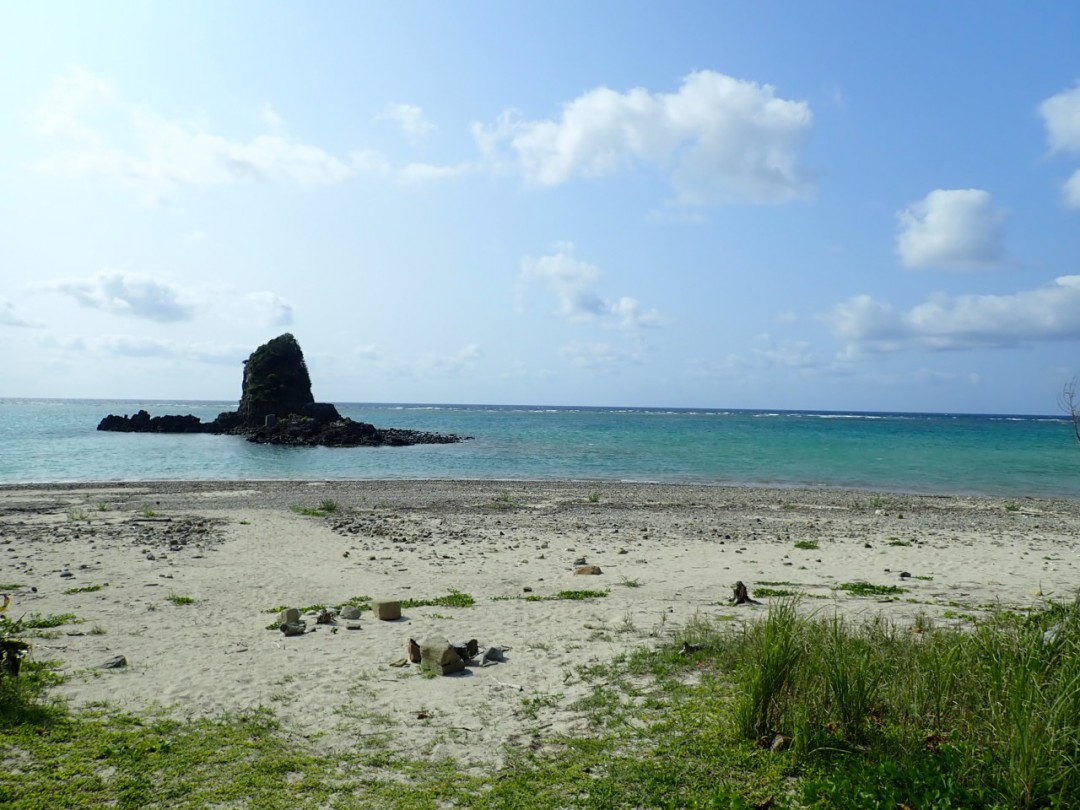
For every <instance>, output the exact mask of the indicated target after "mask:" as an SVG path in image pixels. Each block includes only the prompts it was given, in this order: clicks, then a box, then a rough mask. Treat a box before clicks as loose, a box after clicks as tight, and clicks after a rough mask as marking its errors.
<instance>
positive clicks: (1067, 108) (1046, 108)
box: [1039, 81, 1080, 208]
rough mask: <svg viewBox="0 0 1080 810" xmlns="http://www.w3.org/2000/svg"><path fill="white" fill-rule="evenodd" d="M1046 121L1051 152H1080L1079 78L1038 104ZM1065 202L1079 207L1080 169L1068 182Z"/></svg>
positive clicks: (1073, 206) (1071, 206)
mask: <svg viewBox="0 0 1080 810" xmlns="http://www.w3.org/2000/svg"><path fill="white" fill-rule="evenodd" d="M1039 114H1040V115H1042V118H1043V122H1044V123H1045V124H1046V138H1047V141H1049V144H1050V151H1051V152H1073V153H1077V152H1080V81H1078V82H1077V83H1076V86H1075V87H1073V89H1072V90H1066V91H1065V92H1063V93H1058V94H1057V95H1056V96H1051V97H1050V98H1048V99H1046V100H1045V101H1044V102H1043V103H1042V104H1040V105H1039ZM1062 191H1063V196H1064V198H1065V204H1066V205H1067V206H1069V207H1070V208H1080V171H1076V172H1074V173H1073V175H1072V176H1071V177H1070V178H1069V179H1068V180H1067V181H1066V182H1065V186H1064V188H1063V189H1062Z"/></svg>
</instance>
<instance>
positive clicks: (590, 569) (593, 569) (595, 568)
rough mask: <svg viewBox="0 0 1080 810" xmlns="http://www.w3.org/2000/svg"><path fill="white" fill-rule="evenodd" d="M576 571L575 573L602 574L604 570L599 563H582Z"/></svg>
mask: <svg viewBox="0 0 1080 810" xmlns="http://www.w3.org/2000/svg"><path fill="white" fill-rule="evenodd" d="M574 573H575V574H588V575H596V574H602V573H604V572H603V571H602V570H601V569H600V566H599V565H582V566H581V567H579V568H578V569H577V570H576V571H574Z"/></svg>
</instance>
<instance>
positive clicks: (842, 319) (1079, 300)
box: [824, 276, 1080, 352]
mask: <svg viewBox="0 0 1080 810" xmlns="http://www.w3.org/2000/svg"><path fill="white" fill-rule="evenodd" d="M824 320H825V321H826V323H828V324H829V326H830V327H831V329H832V332H833V334H834V335H835V336H836V337H837V338H840V339H842V340H845V341H848V344H849V350H850V351H852V352H889V351H898V350H901V349H906V348H924V349H935V350H944V349H976V348H1002V347H1013V346H1020V345H1024V344H1030V343H1037V342H1046V341H1057V340H1077V339H1080V276H1061V277H1059V278H1057V279H1055V280H1054V281H1053V283H1052V284H1048V285H1046V286H1043V287H1038V288H1036V289H1033V290H1022V291H1020V292H1017V293H1013V294H1011V295H959V296H949V295H935V296H932V297H931V298H929V299H928V300H927V301H925V302H924V303H922V304H919V305H917V306H915V307H912V308H911V309H909V310H907V311H899V310H897V309H896V308H894V307H893V306H892V305H891V304H888V303H885V302H881V301H876V300H874V299H873V298H871V297H870V296H868V295H859V296H856V297H854V298H852V299H850V300H848V301H845V302H843V303H841V304H838V305H837V306H836V307H834V309H833V311H832V312H831V313H829V314H828V315H827V316H826V317H825V319H824Z"/></svg>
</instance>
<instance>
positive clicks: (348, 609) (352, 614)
mask: <svg viewBox="0 0 1080 810" xmlns="http://www.w3.org/2000/svg"><path fill="white" fill-rule="evenodd" d="M341 618H343V619H350V620H351V619H359V618H360V608H358V607H357V606H356V605H345V607H343V608H342V609H341Z"/></svg>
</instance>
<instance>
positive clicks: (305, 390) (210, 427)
mask: <svg viewBox="0 0 1080 810" xmlns="http://www.w3.org/2000/svg"><path fill="white" fill-rule="evenodd" d="M97 429H98V430H112V431H120V432H124V433H227V434H233V435H241V436H245V437H247V439H248V441H251V442H257V443H259V444H279V445H292V446H297V447H312V446H315V445H323V446H326V447H365V446H367V447H378V446H383V445H391V446H403V445H409V444H451V443H453V442H459V441H462V440H463V439H464V438H468V437H462V436H455V435H453V434H443V433H429V432H427V431H418V430H405V429H402V428H389V429H380V428H377V427H375V426H374V425H369V424H367V423H366V422H355V421H353V420H352V419H347V418H345V417H343V416H342V415H341V414H340V413H338V409H337V408H336V407H334V406H333V405H331V404H330V403H327V402H316V401H315V397H314V396H313V395H312V393H311V377H310V376H309V374H308V370H307V364H306V363H305V362H304V353H303V352H302V351H301V350H300V344H299V343H297V341H296V338H295V337H293V336H292V335H291V334H288V333H286V334H284V335H280V336H278V337H276V338H274V339H273V340H271V341H270V342H269V343H265V344H263V345H262V346H260V347H259V348H258V349H256V350H255V351H254V352H252V353H251V356H250V357H248V359H247V360H245V361H244V379H243V385H242V388H241V395H240V406H239V408H238V409H237V410H235V411H226V412H224V413H221V414H219V415H218V417H217V418H216V419H214V420H213V421H212V422H203V421H202V420H200V419H199V418H198V417H196V416H192V415H190V414H189V415H187V416H150V414H149V413H147V412H146V411H143V410H141V411H138V412H137V413H136V414H135V415H134V416H127V415H124V416H116V415H113V414H109V415H108V416H106V417H105V418H104V419H102V420H101V422H99V423H98V427H97Z"/></svg>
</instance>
